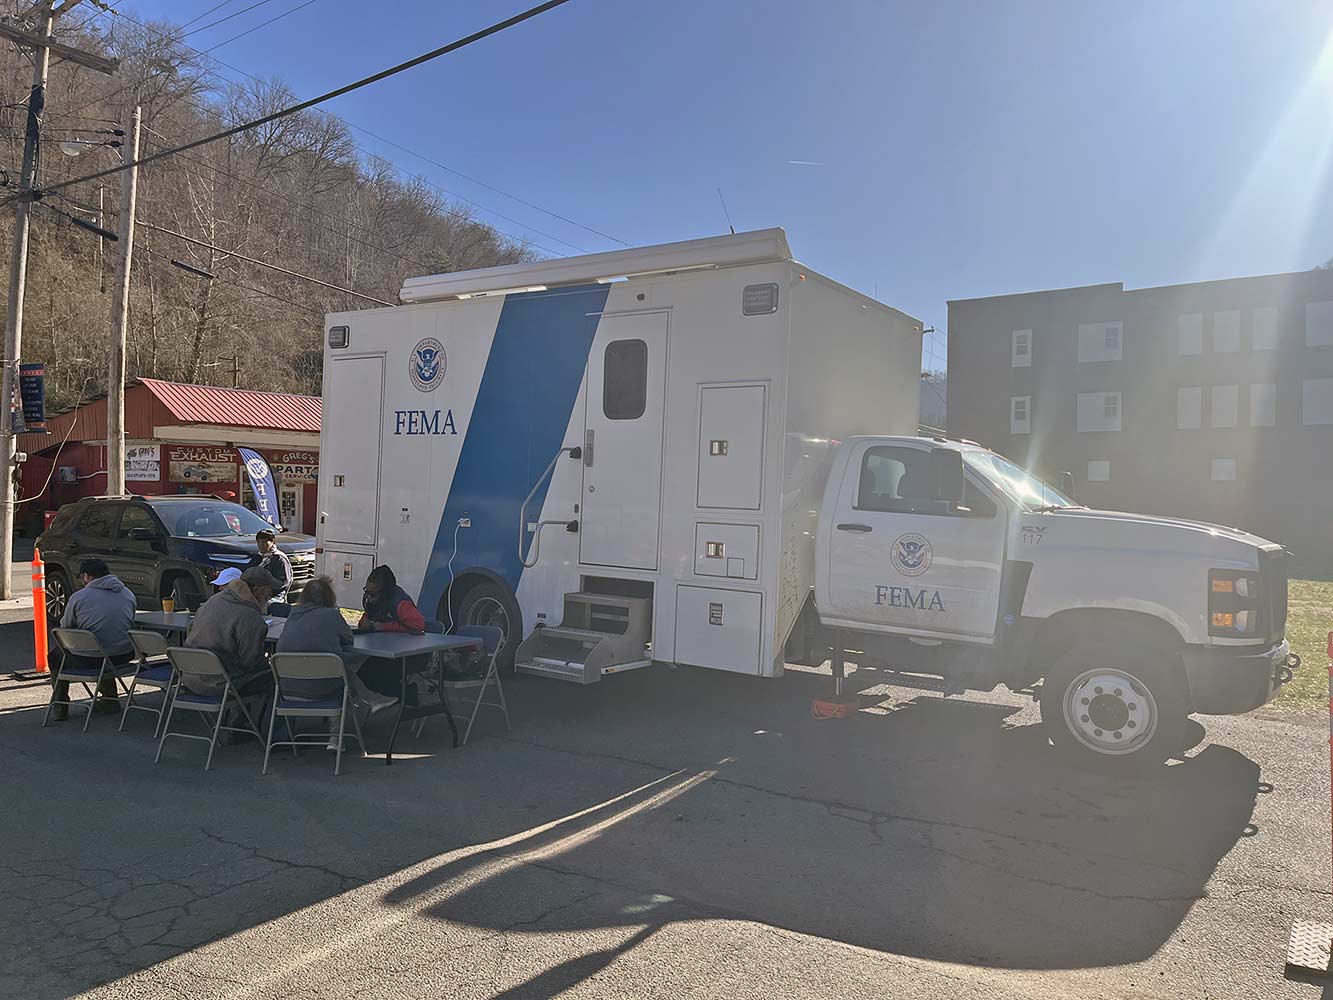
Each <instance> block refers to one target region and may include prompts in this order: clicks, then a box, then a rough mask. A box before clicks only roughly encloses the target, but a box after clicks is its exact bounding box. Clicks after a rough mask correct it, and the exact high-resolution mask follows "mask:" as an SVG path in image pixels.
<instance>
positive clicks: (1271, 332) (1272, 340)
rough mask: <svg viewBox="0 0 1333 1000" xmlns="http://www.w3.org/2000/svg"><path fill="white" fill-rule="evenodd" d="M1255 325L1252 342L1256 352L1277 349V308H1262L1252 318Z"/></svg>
mask: <svg viewBox="0 0 1333 1000" xmlns="http://www.w3.org/2000/svg"><path fill="white" fill-rule="evenodd" d="M1250 319H1251V321H1252V323H1253V324H1254V329H1253V331H1252V340H1253V344H1254V349H1255V350H1256V351H1271V350H1274V349H1275V348H1276V347H1277V306H1260V307H1259V308H1258V309H1256V310H1254V312H1253V314H1252V315H1251V317H1250Z"/></svg>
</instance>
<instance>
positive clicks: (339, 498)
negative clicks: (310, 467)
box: [319, 357, 384, 606]
mask: <svg viewBox="0 0 1333 1000" xmlns="http://www.w3.org/2000/svg"><path fill="white" fill-rule="evenodd" d="M328 364H329V368H330V373H329V378H328V380H327V385H328V394H327V395H326V397H325V399H324V411H323V418H322V419H323V422H324V434H323V436H322V437H321V439H320V440H321V444H322V449H321V452H320V470H319V477H320V487H321V489H320V493H321V494H322V496H323V505H322V507H321V508H320V512H321V515H322V516H323V518H324V541H325V544H330V543H331V544H344V545H374V544H375V542H376V540H377V538H378V537H379V495H380V491H379V478H380V434H381V419H380V410H381V406H382V404H383V399H384V358H382V357H374V358H334V359H332V360H330V361H329V362H328ZM335 570H336V567H335ZM331 575H332V576H333V579H334V580H335V581H338V580H339V579H340V577H339V574H338V573H337V572H334V573H332V574H331ZM354 606H355V605H354Z"/></svg>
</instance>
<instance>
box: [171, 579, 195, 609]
mask: <svg viewBox="0 0 1333 1000" xmlns="http://www.w3.org/2000/svg"><path fill="white" fill-rule="evenodd" d="M167 593H168V594H169V595H171V597H173V598H174V599H175V601H176V608H177V610H181V611H198V610H199V605H201V604H203V603H204V595H203V594H201V593H200V592H199V584H197V583H196V582H195V580H194V577H191V576H185V575H181V576H177V577H173V578H172V580H171V586H170V587H168V588H167Z"/></svg>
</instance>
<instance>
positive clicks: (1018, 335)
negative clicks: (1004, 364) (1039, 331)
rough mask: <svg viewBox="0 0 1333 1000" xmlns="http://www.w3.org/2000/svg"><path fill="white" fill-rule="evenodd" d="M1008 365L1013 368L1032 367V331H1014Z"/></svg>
mask: <svg viewBox="0 0 1333 1000" xmlns="http://www.w3.org/2000/svg"><path fill="white" fill-rule="evenodd" d="M1010 350H1011V353H1010V356H1009V363H1010V365H1011V366H1012V367H1014V368H1031V367H1032V331H1031V330H1015V331H1014V335H1013V344H1012V345H1011V349H1010Z"/></svg>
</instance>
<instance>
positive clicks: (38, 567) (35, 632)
mask: <svg viewBox="0 0 1333 1000" xmlns="http://www.w3.org/2000/svg"><path fill="white" fill-rule="evenodd" d="M32 649H33V658H34V660H35V661H36V664H37V672H38V673H39V674H46V673H50V671H51V668H50V667H49V666H48V665H47V662H46V652H47V650H46V565H45V564H44V563H43V562H42V550H41V549H33V550H32Z"/></svg>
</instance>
